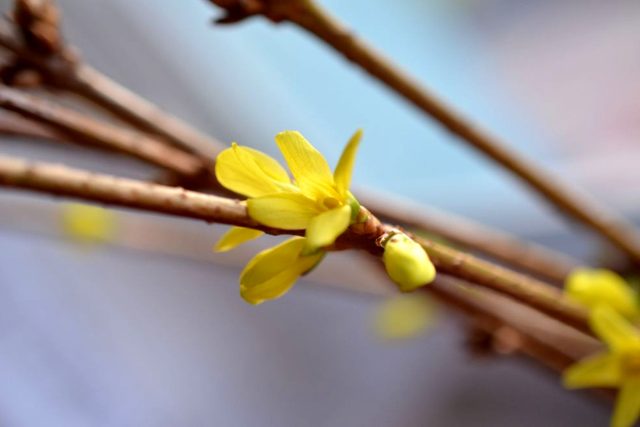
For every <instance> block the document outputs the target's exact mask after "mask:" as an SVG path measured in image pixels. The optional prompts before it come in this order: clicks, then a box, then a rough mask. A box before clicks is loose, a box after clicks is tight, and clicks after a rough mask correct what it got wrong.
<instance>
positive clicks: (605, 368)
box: [564, 305, 640, 427]
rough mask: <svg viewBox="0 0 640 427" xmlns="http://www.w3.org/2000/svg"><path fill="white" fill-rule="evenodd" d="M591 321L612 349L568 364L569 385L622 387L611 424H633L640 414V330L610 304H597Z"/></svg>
mask: <svg viewBox="0 0 640 427" xmlns="http://www.w3.org/2000/svg"><path fill="white" fill-rule="evenodd" d="M590 323H591V329H593V331H594V332H595V333H596V335H598V336H599V337H600V338H601V339H602V341H604V343H605V344H607V346H608V348H609V349H608V351H607V352H603V353H600V354H597V355H594V356H591V357H588V358H586V359H584V360H582V361H580V362H578V363H576V364H575V365H573V366H571V367H570V368H568V369H567V370H566V371H565V373H564V384H565V387H567V388H584V387H614V388H618V389H619V390H620V391H619V393H618V397H617V400H616V405H615V410H614V413H613V418H612V419H611V426H612V427H631V426H632V425H633V424H634V423H635V422H636V421H637V420H638V417H639V416H640V331H639V330H638V329H637V328H635V327H634V326H633V325H632V324H631V323H629V321H628V320H626V319H625V318H624V317H622V316H621V315H620V313H619V312H618V311H616V310H615V309H613V308H612V307H611V306H610V305H599V306H596V307H595V308H594V309H593V310H592V311H591V314H590Z"/></svg>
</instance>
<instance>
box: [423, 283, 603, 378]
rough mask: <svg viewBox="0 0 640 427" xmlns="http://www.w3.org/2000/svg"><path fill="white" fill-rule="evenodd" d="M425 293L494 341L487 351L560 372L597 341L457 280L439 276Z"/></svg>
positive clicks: (582, 355) (596, 345)
mask: <svg viewBox="0 0 640 427" xmlns="http://www.w3.org/2000/svg"><path fill="white" fill-rule="evenodd" d="M425 290H427V291H428V292H429V293H430V294H431V295H433V296H435V297H436V298H437V299H438V300H439V301H441V302H443V303H445V304H446V305H448V306H451V307H452V308H453V309H454V311H455V312H456V313H461V314H463V315H465V316H466V317H468V318H470V320H473V323H472V324H473V326H474V327H476V328H480V329H481V330H483V331H484V332H485V333H486V334H488V335H489V336H490V337H491V338H492V340H494V342H493V343H488V344H489V345H490V346H491V347H492V348H490V349H489V350H491V351H494V352H495V351H498V352H500V353H503V354H511V353H522V354H525V355H527V356H529V357H531V358H533V359H535V360H538V361H540V362H541V363H542V364H544V365H545V366H547V367H549V368H551V369H553V370H555V371H557V372H562V371H563V370H564V369H566V368H567V367H568V366H569V365H571V364H572V363H575V362H576V361H577V360H579V359H581V358H583V357H585V356H587V355H588V354H591V353H592V352H593V351H594V350H595V349H597V348H598V346H599V344H598V341H597V340H595V339H593V338H590V337H588V336H586V335H583V334H581V333H578V332H576V331H575V330H574V329H572V328H569V327H566V326H565V325H563V324H561V323H559V322H556V321H554V320H553V319H550V318H548V317H546V316H544V315H543V314H541V313H540V312H537V311H535V310H531V309H528V308H527V307H526V306H522V305H520V304H517V303H515V302H513V301H512V300H506V299H505V298H502V297H500V296H498V295H493V294H492V293H491V292H489V291H484V290H480V289H474V288H473V287H472V286H471V285H469V284H466V283H465V282H463V281H461V280H459V279H455V278H452V277H448V276H446V275H439V276H438V278H437V279H436V281H435V282H434V283H433V284H432V285H430V286H428V287H427V288H426V289H425ZM481 291H482V292H481ZM505 332H507V333H505Z"/></svg>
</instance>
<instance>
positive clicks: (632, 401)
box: [611, 376, 640, 427]
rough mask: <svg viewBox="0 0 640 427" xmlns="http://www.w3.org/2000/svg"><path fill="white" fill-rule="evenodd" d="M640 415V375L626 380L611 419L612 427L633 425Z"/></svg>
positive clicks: (629, 426)
mask: <svg viewBox="0 0 640 427" xmlns="http://www.w3.org/2000/svg"><path fill="white" fill-rule="evenodd" d="M638 416H640V377H637V376H636V377H635V378H634V377H632V378H629V379H627V380H625V382H624V384H623V386H622V388H621V389H620V392H619V393H618V398H617V399H616V407H615V410H614V412H613V418H612V419H611V427H631V426H633V425H634V424H635V422H636V421H637V420H638Z"/></svg>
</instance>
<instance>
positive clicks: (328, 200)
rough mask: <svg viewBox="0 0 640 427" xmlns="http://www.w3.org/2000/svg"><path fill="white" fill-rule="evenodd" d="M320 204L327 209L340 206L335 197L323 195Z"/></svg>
mask: <svg viewBox="0 0 640 427" xmlns="http://www.w3.org/2000/svg"><path fill="white" fill-rule="evenodd" d="M322 206H324V207H325V208H327V209H334V208H337V207H338V206H340V201H339V200H338V199H336V198H335V197H325V198H324V199H322Z"/></svg>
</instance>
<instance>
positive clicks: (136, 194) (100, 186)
mask: <svg viewBox="0 0 640 427" xmlns="http://www.w3.org/2000/svg"><path fill="white" fill-rule="evenodd" d="M0 185H3V186H7V187H15V188H23V189H28V190H33V191H38V192H45V193H53V194H56V195H61V196H68V197H76V198H80V199H84V200H90V201H93V202H98V203H106V204H113V205H118V206H124V207H131V208H138V209H143V210H148V211H152V212H160V213H166V214H171V215H176V216H182V217H189V218H197V219H201V220H205V221H208V222H219V223H223V224H231V225H238V226H243V227H251V228H256V229H260V230H263V231H265V232H267V233H270V234H298V233H299V232H295V233H292V232H291V231H286V230H278V229H272V228H268V227H263V226H260V225H258V224H257V223H256V222H255V221H254V220H252V219H251V218H250V217H249V216H248V214H247V211H246V207H245V205H244V204H243V203H242V202H239V201H236V200H232V199H227V198H222V197H217V196H210V195H206V194H202V193H197V192H193V191H188V190H184V189H182V188H174V187H167V186H161V185H154V184H149V183H145V182H140V181H136V180H131V179H123V178H116V177H113V176H109V175H102V174H94V173H91V172H86V171H82V170H78V169H72V168H68V167H65V166H57V165H49V164H46V163H29V162H26V161H22V160H19V159H13V158H10V157H0ZM363 212H366V210H364V208H363ZM389 230H390V227H389V226H387V225H385V224H381V223H380V222H379V221H378V220H377V219H376V218H375V217H373V216H372V215H370V216H369V219H368V220H367V221H366V222H365V223H362V224H356V225H354V226H352V227H351V229H350V232H349V233H345V235H344V236H343V237H342V238H341V239H340V240H339V241H338V242H336V248H348V247H358V248H362V249H365V250H368V251H369V252H371V253H374V254H377V255H380V253H381V248H380V247H378V246H377V245H376V240H377V238H378V237H380V235H381V234H383V233H385V232H388V231H389ZM419 242H420V243H421V244H422V245H423V247H424V248H425V250H426V251H427V253H428V254H429V256H430V257H431V259H432V260H433V262H434V264H435V265H436V268H437V269H438V270H439V271H441V272H443V273H447V274H450V275H452V276H455V277H459V278H462V279H466V280H468V281H470V282H473V283H475V284H477V285H480V286H483V287H487V288H490V289H493V290H496V291H498V292H500V293H503V294H505V295H509V296H510V297H512V298H514V299H516V300H519V301H522V302H523V303H525V304H528V305H530V306H532V307H535V308H537V309H539V310H541V311H543V312H545V313H547V314H549V315H550V316H553V317H554V318H556V319H559V320H561V321H563V322H565V323H567V324H569V325H571V326H573V327H575V328H577V329H579V330H581V331H583V332H586V333H591V332H590V329H589V327H588V326H587V321H586V319H587V313H586V311H585V310H584V309H583V308H582V307H581V306H578V305H577V304H575V303H573V302H572V301H570V300H568V299H566V298H565V297H564V296H563V294H562V293H561V292H560V291H558V290H557V289H555V288H553V287H551V286H549V285H547V284H545V283H543V282H540V281H537V280H534V279H530V278H528V277H527V276H523V275H521V274H518V273H515V272H513V271H510V270H507V269H505V268H501V267H498V266H496V265H493V264H491V263H489V262H486V261H482V260H479V259H477V258H474V257H472V256H471V255H468V254H465V253H462V252H459V251H456V250H454V249H451V248H447V247H446V246H444V245H440V244H436V243H434V242H429V241H427V240H424V239H420V240H419Z"/></svg>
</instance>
